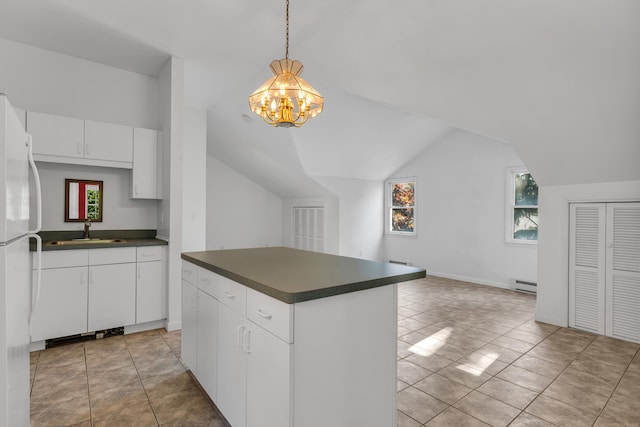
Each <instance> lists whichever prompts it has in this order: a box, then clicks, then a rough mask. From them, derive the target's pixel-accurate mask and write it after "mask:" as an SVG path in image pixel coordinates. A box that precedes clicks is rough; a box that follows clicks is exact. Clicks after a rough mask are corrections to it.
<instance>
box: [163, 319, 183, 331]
mask: <svg viewBox="0 0 640 427" xmlns="http://www.w3.org/2000/svg"><path fill="white" fill-rule="evenodd" d="M164 328H165V329H166V330H167V332H172V331H177V330H178V329H182V320H180V321H178V322H169V321H165V323H164Z"/></svg>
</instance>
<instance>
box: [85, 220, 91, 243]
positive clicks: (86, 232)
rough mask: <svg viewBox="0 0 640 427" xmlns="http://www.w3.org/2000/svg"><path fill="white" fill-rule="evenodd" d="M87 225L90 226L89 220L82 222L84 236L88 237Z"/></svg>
mask: <svg viewBox="0 0 640 427" xmlns="http://www.w3.org/2000/svg"><path fill="white" fill-rule="evenodd" d="M89 227H91V221H89V220H86V221H85V223H84V238H85V239H90V237H89Z"/></svg>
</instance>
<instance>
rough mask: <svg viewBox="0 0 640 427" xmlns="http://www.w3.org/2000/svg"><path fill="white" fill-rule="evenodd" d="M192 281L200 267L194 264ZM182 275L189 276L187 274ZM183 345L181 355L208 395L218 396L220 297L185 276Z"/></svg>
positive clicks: (183, 290)
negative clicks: (216, 297)
mask: <svg viewBox="0 0 640 427" xmlns="http://www.w3.org/2000/svg"><path fill="white" fill-rule="evenodd" d="M193 274H194V276H193V281H196V279H195V277H196V276H195V275H196V274H197V270H196V268H195V266H194V268H193ZM183 277H187V278H188V277H189V276H188V274H184V272H183ZM181 341H182V349H181V358H182V360H183V361H184V363H185V364H186V365H187V366H188V367H189V369H190V370H191V372H193V374H194V375H195V376H196V378H198V381H199V382H200V385H202V387H203V388H204V389H205V391H206V392H207V394H208V395H209V397H211V398H212V399H215V398H216V397H215V396H216V389H217V376H216V373H217V367H218V364H217V359H218V301H217V300H216V299H215V298H214V297H212V296H211V295H208V294H207V293H206V292H203V291H202V290H200V289H198V288H197V287H196V285H195V284H192V283H190V281H189V280H187V279H186V278H185V279H183V280H182V339H181Z"/></svg>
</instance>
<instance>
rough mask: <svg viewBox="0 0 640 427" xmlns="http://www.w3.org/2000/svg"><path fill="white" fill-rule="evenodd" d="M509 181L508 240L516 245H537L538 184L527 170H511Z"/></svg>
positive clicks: (509, 171) (508, 175)
mask: <svg viewBox="0 0 640 427" xmlns="http://www.w3.org/2000/svg"><path fill="white" fill-rule="evenodd" d="M507 179H508V184H507V190H508V194H507V233H506V239H507V241H508V242H515V243H537V241H538V184H536V181H535V180H534V179H533V176H531V174H530V173H529V172H528V171H527V170H526V169H509V170H508V172H507Z"/></svg>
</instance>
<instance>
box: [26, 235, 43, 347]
mask: <svg viewBox="0 0 640 427" xmlns="http://www.w3.org/2000/svg"><path fill="white" fill-rule="evenodd" d="M26 237H27V238H34V239H36V257H37V258H36V260H37V261H36V262H37V265H38V268H37V269H36V271H37V276H36V283H35V286H34V288H35V289H34V292H33V293H32V295H31V312H30V313H29V336H31V328H32V326H33V313H35V311H36V307H37V306H38V300H39V299H40V285H41V283H42V238H41V237H40V235H39V234H35V233H32V234H27V236H26Z"/></svg>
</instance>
